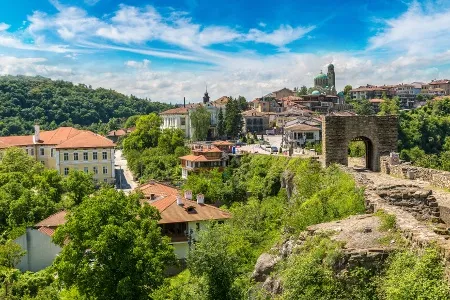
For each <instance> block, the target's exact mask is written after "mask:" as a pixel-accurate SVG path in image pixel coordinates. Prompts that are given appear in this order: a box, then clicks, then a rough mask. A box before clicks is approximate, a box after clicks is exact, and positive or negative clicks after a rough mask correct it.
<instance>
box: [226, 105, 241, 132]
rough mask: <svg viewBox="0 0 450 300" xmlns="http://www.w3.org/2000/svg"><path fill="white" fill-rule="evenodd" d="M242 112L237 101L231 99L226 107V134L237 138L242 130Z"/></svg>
mask: <svg viewBox="0 0 450 300" xmlns="http://www.w3.org/2000/svg"><path fill="white" fill-rule="evenodd" d="M242 122H243V119H242V111H241V109H240V107H239V102H238V100H237V99H233V98H232V97H230V101H228V103H227V104H226V106H225V133H226V134H227V135H228V136H231V137H233V138H236V137H237V136H238V135H239V133H240V132H241V130H242V124H243V123H242Z"/></svg>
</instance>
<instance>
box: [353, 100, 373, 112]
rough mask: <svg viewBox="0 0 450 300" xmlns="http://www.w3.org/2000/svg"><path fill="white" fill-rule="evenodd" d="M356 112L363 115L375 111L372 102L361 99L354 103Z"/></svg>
mask: <svg viewBox="0 0 450 300" xmlns="http://www.w3.org/2000/svg"><path fill="white" fill-rule="evenodd" d="M352 105H353V108H354V109H355V113H357V114H358V115H361V116H367V115H373V114H375V111H374V109H373V106H372V104H371V103H370V102H369V100H367V99H361V100H358V101H354V102H353V103H352Z"/></svg>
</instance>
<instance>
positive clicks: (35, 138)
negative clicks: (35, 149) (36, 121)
mask: <svg viewBox="0 0 450 300" xmlns="http://www.w3.org/2000/svg"><path fill="white" fill-rule="evenodd" d="M39 141H40V128H39V125H34V136H33V142H34V143H35V144H36V143H37V142H39Z"/></svg>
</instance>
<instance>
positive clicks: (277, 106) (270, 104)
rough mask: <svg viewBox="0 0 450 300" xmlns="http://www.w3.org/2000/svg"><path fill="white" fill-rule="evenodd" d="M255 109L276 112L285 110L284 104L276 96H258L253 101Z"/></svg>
mask: <svg viewBox="0 0 450 300" xmlns="http://www.w3.org/2000/svg"><path fill="white" fill-rule="evenodd" d="M252 104H253V109H254V110H256V111H257V112H264V113H269V112H274V113H279V112H281V111H283V105H282V103H281V101H280V102H278V101H277V100H276V99H275V98H269V97H263V98H256V99H254V100H253V101H252Z"/></svg>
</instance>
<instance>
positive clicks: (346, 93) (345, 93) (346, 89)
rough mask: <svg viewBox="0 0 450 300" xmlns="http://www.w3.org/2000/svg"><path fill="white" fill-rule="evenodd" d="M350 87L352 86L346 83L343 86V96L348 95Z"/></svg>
mask: <svg viewBox="0 0 450 300" xmlns="http://www.w3.org/2000/svg"><path fill="white" fill-rule="evenodd" d="M352 89H353V87H352V86H351V85H349V84H347V85H346V86H345V87H344V96H347V95H349V94H350V91H351V90H352Z"/></svg>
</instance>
